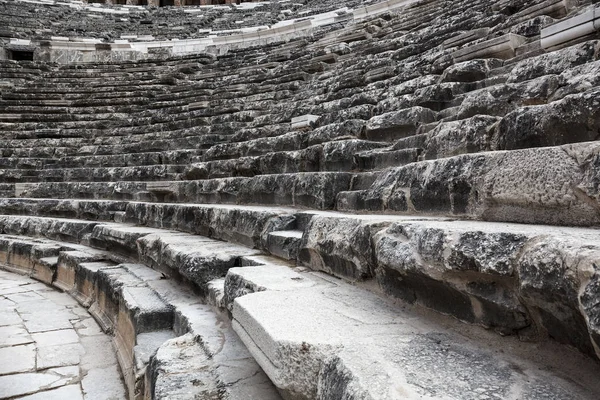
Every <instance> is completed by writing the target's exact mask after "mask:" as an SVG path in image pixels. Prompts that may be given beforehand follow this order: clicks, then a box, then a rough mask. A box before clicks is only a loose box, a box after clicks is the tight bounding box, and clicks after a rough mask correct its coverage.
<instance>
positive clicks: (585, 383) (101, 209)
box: [0, 0, 600, 399]
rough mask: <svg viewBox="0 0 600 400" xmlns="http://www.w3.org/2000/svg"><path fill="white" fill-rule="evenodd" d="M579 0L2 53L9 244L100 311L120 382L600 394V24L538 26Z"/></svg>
mask: <svg viewBox="0 0 600 400" xmlns="http://www.w3.org/2000/svg"><path fill="white" fill-rule="evenodd" d="M312 3H313V2H308V3H307V4H305V5H304V8H298V9H297V12H304V11H307V10H310V9H311V7H313V8H314V9H317V8H318V9H320V10H328V9H329V8H328V7H333V6H334V3H335V2H328V1H320V2H314V4H313V5H311V4H312ZM492 3H493V4H492ZM12 5H13V6H15V7H16V5H15V4H12ZM348 5H349V6H351V7H358V5H359V4H355V3H352V4H350V3H348ZM593 9H598V8H597V5H595V4H594V3H593V2H591V1H579V2H566V1H553V0H552V1H551V0H547V1H535V2H524V1H517V0H505V1H500V2H489V1H487V0H479V1H474V2H445V1H442V0H423V1H417V2H407V4H406V5H405V6H404V7H401V8H398V9H397V10H395V11H392V12H387V13H382V14H377V15H375V16H372V17H367V18H365V19H363V20H360V21H358V20H357V21H355V22H352V23H344V24H341V23H340V24H338V25H336V24H334V25H331V26H328V27H327V28H321V29H316V30H314V31H313V32H312V33H311V35H308V36H305V37H298V38H296V39H294V40H288V41H285V42H283V41H282V42H273V43H270V44H266V45H262V46H250V47H245V48H231V49H227V51H223V52H217V53H214V52H213V53H210V54H209V53H203V54H194V55H186V56H179V57H169V58H165V59H162V58H149V59H147V60H143V61H137V62H119V63H117V62H113V63H97V64H70V65H54V64H46V63H41V62H35V61H33V62H31V61H19V62H16V61H2V62H0V110H1V111H0V130H1V131H2V136H3V138H4V140H3V146H2V154H1V157H0V192H1V195H0V196H2V198H0V214H2V215H0V234H1V237H0V256H2V257H4V258H2V259H0V260H1V261H3V262H4V263H6V264H8V265H9V267H10V268H12V269H15V270H19V271H21V272H27V273H29V274H31V275H32V276H33V277H35V278H36V279H40V280H42V281H44V282H46V283H48V284H52V285H54V286H57V287H59V288H61V289H63V290H66V291H70V292H71V293H72V294H73V295H74V296H75V297H76V298H77V299H78V300H79V301H80V302H81V303H82V304H87V305H88V306H90V310H91V312H92V313H93V314H94V315H95V317H96V318H98V319H99V320H100V321H103V326H104V328H105V329H107V330H114V332H115V343H116V347H117V350H118V352H119V356H120V363H121V366H122V369H123V372H124V376H125V379H126V382H127V386H128V388H129V390H130V395H131V397H132V398H154V397H157V398H161V397H164V396H165V392H164V391H165V390H167V388H169V387H173V388H177V390H181V391H182V392H183V391H185V390H186V389H185V388H186V386H185V385H186V382H187V384H189V381H190V379H195V378H193V377H196V376H198V377H199V378H198V379H199V380H200V381H201V384H200V385H199V386H198V387H197V388H196V389H197V390H198V393H203V395H204V396H211V395H215V396H216V394H215V393H226V394H223V396H230V397H229V398H256V399H259V398H260V399H262V398H265V399H266V398H277V396H279V395H281V396H283V397H284V398H306V399H312V398H319V399H337V398H365V399H383V398H390V399H391V398H398V397H399V396H400V397H402V396H404V397H406V398H419V396H430V397H436V396H437V397H438V398H453V399H454V398H469V399H470V398H473V399H475V398H480V397H481V396H488V398H493V397H494V396H495V397H499V398H511V397H510V396H513V395H514V396H517V397H519V396H521V398H532V399H537V398H544V395H546V396H549V397H550V398H556V399H562V398H564V399H570V398H597V396H598V393H600V387H598V383H597V379H596V378H595V377H596V376H597V375H596V374H597V372H598V366H597V365H596V362H597V359H598V358H599V357H600V353H599V352H598V349H599V348H600V347H599V346H600V313H599V307H598V296H599V292H598V290H599V283H598V282H599V279H600V278H599V277H600V275H599V274H600V273H599V272H598V260H599V259H600V239H599V237H600V236H598V229H597V227H598V225H599V224H600V213H598V210H599V209H600V204H599V202H600V194H599V193H600V192H599V190H600V186H599V182H600V176H599V171H600V145H599V144H598V134H599V132H600V86H599V84H600V80H599V76H600V73H599V72H600V70H599V68H600V61H599V60H598V54H599V50H600V37H599V36H598V34H597V33H594V34H592V35H587V34H586V36H584V37H575V38H573V39H571V36H569V41H567V42H560V41H559V42H560V43H561V45H560V46H555V45H553V47H552V48H551V49H545V48H543V47H542V44H541V43H542V42H541V41H540V37H541V35H542V34H543V33H542V29H543V28H545V27H546V28H545V29H548V28H547V27H548V26H549V25H551V24H553V23H555V22H556V21H559V20H569V19H570V18H576V17H577V16H579V15H587V14H585V13H586V12H587V13H589V11H590V10H593ZM298 10H300V11H298ZM153 12H154V11H153ZM156 12H158V11H156ZM160 12H163V13H165V15H169V16H170V17H173V18H175V17H176V16H177V15H179V14H177V12H175V11H173V14H169V11H168V10H163V11H160ZM306 15H310V12H306ZM153 34H154V33H153ZM553 43H554V42H553ZM215 54H218V55H215ZM201 303H202V304H201ZM228 317H230V318H231V321H230V320H229V318H228ZM446 317H451V318H446ZM452 318H453V319H452ZM216 320H219V321H220V324H221V325H219V327H218V329H217V328H215V324H216V322H215V321H216ZM455 320H458V321H461V322H460V323H458V322H457V321H455ZM150 321H154V322H150ZM463 323H468V324H470V325H467V324H463ZM153 324H156V325H153ZM480 326H483V327H485V328H486V329H487V330H488V332H483V330H481V329H479V327H480ZM234 331H235V333H236V334H237V335H238V336H239V338H238V337H237V336H236V335H235V334H233V332H234ZM500 336H508V337H503V338H501V337H500ZM223 338H225V339H223ZM517 339H518V340H517ZM548 339H551V340H550V341H548ZM519 340H520V341H522V343H520V342H519ZM528 342H536V343H535V344H533V343H528ZM222 343H226V346H225V347H226V348H225V349H223V350H218V349H219V348H220V344H222ZM559 344H560V345H559ZM564 345H566V346H564ZM188 346H189V347H190V348H191V350H190V352H192V353H193V354H194V357H193V359H194V360H198V361H194V362H193V363H190V364H185V368H183V367H182V368H179V369H177V367H176V366H177V364H178V363H182V362H183V361H182V359H183V353H184V350H183V349H184V348H186V347H188ZM486 346H489V348H487V349H486ZM567 346H568V347H567ZM500 347H502V348H503V350H506V354H502V353H501V352H500V351H499V350H498V349H499V348H500ZM571 349H577V350H578V352H572V351H571ZM538 350H539V352H538ZM238 351H239V352H240V353H239V354H238V353H237V352H238ZM551 353H554V356H552V357H551V356H550V354H551ZM236 357H239V359H240V360H243V362H240V367H239V371H229V369H228V368H229V366H230V364H231V363H230V362H231V360H234V359H236ZM557 360H559V361H557ZM593 360H595V361H593ZM561 364H562V365H561ZM259 365H260V367H261V368H262V369H263V370H264V373H266V375H264V374H263V373H262V372H260V373H259V372H257V371H258V370H259V368H258V366H259ZM575 368H576V369H577V370H576V371H575ZM457 370H458V371H459V373H458V374H457ZM170 371H171V372H172V373H171V372H170ZM175 371H177V373H181V374H183V375H185V376H183V375H182V379H180V380H176V378H173V376H174V375H176V373H175ZM182 371H183V372H182ZM450 371H452V372H450ZM482 371H483V372H482ZM254 374H256V375H254ZM267 377H268V379H267ZM169 379H171V380H169ZM246 379H250V381H251V382H253V383H252V384H251V385H249V386H248V387H249V389H248V390H249V391H248V392H243V390H246V389H245V386H244V385H242V384H239V382H244V381H245V380H246ZM275 388H276V389H275ZM276 390H277V391H278V393H279V394H277V393H276ZM223 391H224V392H223ZM519 391H520V392H519ZM515 393H518V395H515ZM152 396H154V397H152ZM236 396H237V397H236Z"/></svg>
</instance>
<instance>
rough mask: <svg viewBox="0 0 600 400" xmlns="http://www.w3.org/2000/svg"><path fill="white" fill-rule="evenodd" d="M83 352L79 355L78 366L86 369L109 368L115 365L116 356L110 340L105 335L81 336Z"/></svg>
mask: <svg viewBox="0 0 600 400" xmlns="http://www.w3.org/2000/svg"><path fill="white" fill-rule="evenodd" d="M81 345H82V346H83V348H84V350H85V353H84V354H83V355H82V356H81V363H80V364H79V365H80V367H81V368H82V369H84V370H86V371H91V370H94V369H98V368H100V369H103V368H109V367H112V366H115V365H117V356H116V353H115V349H114V347H113V344H112V341H111V340H110V338H109V337H108V336H106V335H98V336H88V337H82V338H81Z"/></svg>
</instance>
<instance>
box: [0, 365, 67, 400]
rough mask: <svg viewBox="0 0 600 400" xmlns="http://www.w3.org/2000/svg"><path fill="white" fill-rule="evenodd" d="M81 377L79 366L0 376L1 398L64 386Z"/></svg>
mask: <svg viewBox="0 0 600 400" xmlns="http://www.w3.org/2000/svg"><path fill="white" fill-rule="evenodd" d="M78 377H79V368H77V367H67V368H53V369H49V370H47V371H44V372H41V373H24V374H13V375H4V376H0V398H3V399H4V398H10V397H14V396H22V395H26V394H30V393H35V392H37V391H39V390H41V389H42V388H44V389H51V388H56V387H60V386H64V385H66V384H68V383H69V382H71V381H73V380H74V379H77V378H78Z"/></svg>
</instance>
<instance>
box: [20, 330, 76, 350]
mask: <svg viewBox="0 0 600 400" xmlns="http://www.w3.org/2000/svg"><path fill="white" fill-rule="evenodd" d="M31 337H32V338H33V340H35V343H36V345H37V346H38V347H46V346H56V345H62V344H69V343H77V342H78V341H79V336H78V335H77V332H76V331H75V329H59V330H56V331H49V332H41V333H34V334H33V335H31Z"/></svg>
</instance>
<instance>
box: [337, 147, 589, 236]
mask: <svg viewBox="0 0 600 400" xmlns="http://www.w3.org/2000/svg"><path fill="white" fill-rule="evenodd" d="M597 163H598V144H597V142H587V143H577V144H571V145H565V146H559V147H544V148H531V149H524V150H513V151H495V152H483V153H476V154H467V155H460V156H455V157H450V158H445V159H437V160H433V161H422V162H416V163H413V164H409V165H406V166H401V167H397V168H391V169H389V170H387V171H385V172H384V173H382V174H381V175H380V176H379V178H377V180H376V181H375V182H374V183H373V185H372V186H371V187H370V188H369V189H368V190H363V191H349V192H340V193H339V194H338V198H337V206H336V208H337V209H338V210H340V211H357V210H369V211H379V212H382V211H385V212H399V213H405V214H410V215H448V216H462V217H465V218H474V219H483V220H488V221H507V222H520V223H534V224H543V223H547V224H557V225H577V226H595V225H598V224H599V222H600V219H599V217H598V213H597V207H598V204H597V202H596V200H594V199H596V198H597V193H596V189H595V185H594V184H593V182H594V181H595V179H596V178H595V176H596V174H595V167H594V166H595V165H596V164H597Z"/></svg>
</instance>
